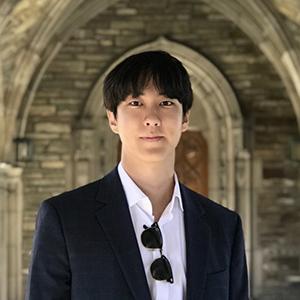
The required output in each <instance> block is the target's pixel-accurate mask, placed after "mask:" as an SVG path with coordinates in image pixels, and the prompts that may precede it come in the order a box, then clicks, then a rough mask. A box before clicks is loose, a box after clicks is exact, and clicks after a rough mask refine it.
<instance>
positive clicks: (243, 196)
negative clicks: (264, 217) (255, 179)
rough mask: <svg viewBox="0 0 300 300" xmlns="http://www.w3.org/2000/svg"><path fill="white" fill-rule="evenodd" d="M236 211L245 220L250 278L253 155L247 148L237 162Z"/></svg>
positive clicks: (239, 155)
mask: <svg viewBox="0 0 300 300" xmlns="http://www.w3.org/2000/svg"><path fill="white" fill-rule="evenodd" d="M236 194H237V195H236V211H237V212H238V213H239V214H240V216H241V219H242V222H243V230H244V238H245V248H246V256H247V265H248V272H249V275H250V276H249V278H250V279H251V274H252V268H251V267H252V261H251V258H252V243H253V239H252V221H251V220H252V209H253V208H252V187H251V157H250V153H249V152H248V151H246V150H243V151H240V152H239V153H238V157H237V164H236Z"/></svg>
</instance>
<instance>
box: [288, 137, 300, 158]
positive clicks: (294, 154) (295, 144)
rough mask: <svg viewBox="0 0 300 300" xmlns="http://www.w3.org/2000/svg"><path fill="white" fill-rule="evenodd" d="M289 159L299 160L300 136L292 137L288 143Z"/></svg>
mask: <svg viewBox="0 0 300 300" xmlns="http://www.w3.org/2000/svg"><path fill="white" fill-rule="evenodd" d="M289 146H290V147H289V148H290V149H289V152H290V159H291V160H293V161H297V162H300V138H293V139H291V140H290V143H289Z"/></svg>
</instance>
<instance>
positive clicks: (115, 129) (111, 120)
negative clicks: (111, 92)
mask: <svg viewBox="0 0 300 300" xmlns="http://www.w3.org/2000/svg"><path fill="white" fill-rule="evenodd" d="M106 115H107V119H108V124H109V127H110V129H111V130H112V132H114V133H116V134H118V122H117V118H116V117H115V115H114V113H113V112H112V111H110V110H108V109H107V110H106Z"/></svg>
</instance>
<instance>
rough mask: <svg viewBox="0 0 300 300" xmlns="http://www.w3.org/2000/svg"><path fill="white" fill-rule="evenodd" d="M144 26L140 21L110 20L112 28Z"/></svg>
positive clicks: (137, 27)
mask: <svg viewBox="0 0 300 300" xmlns="http://www.w3.org/2000/svg"><path fill="white" fill-rule="evenodd" d="M144 26H145V24H144V22H142V21H132V20H128V21H119V20H118V21H112V22H111V28H112V29H124V28H125V29H141V28H143V27H144Z"/></svg>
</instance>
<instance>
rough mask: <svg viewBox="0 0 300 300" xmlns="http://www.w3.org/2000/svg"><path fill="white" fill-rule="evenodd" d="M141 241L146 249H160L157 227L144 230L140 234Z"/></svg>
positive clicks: (160, 240) (160, 242) (160, 237)
mask: <svg viewBox="0 0 300 300" xmlns="http://www.w3.org/2000/svg"><path fill="white" fill-rule="evenodd" d="M141 239H142V243H143V245H144V246H145V247H147V248H151V249H157V248H162V236H161V232H160V230H159V228H157V227H150V228H148V229H146V230H145V231H144V232H143V233H142V236H141Z"/></svg>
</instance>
